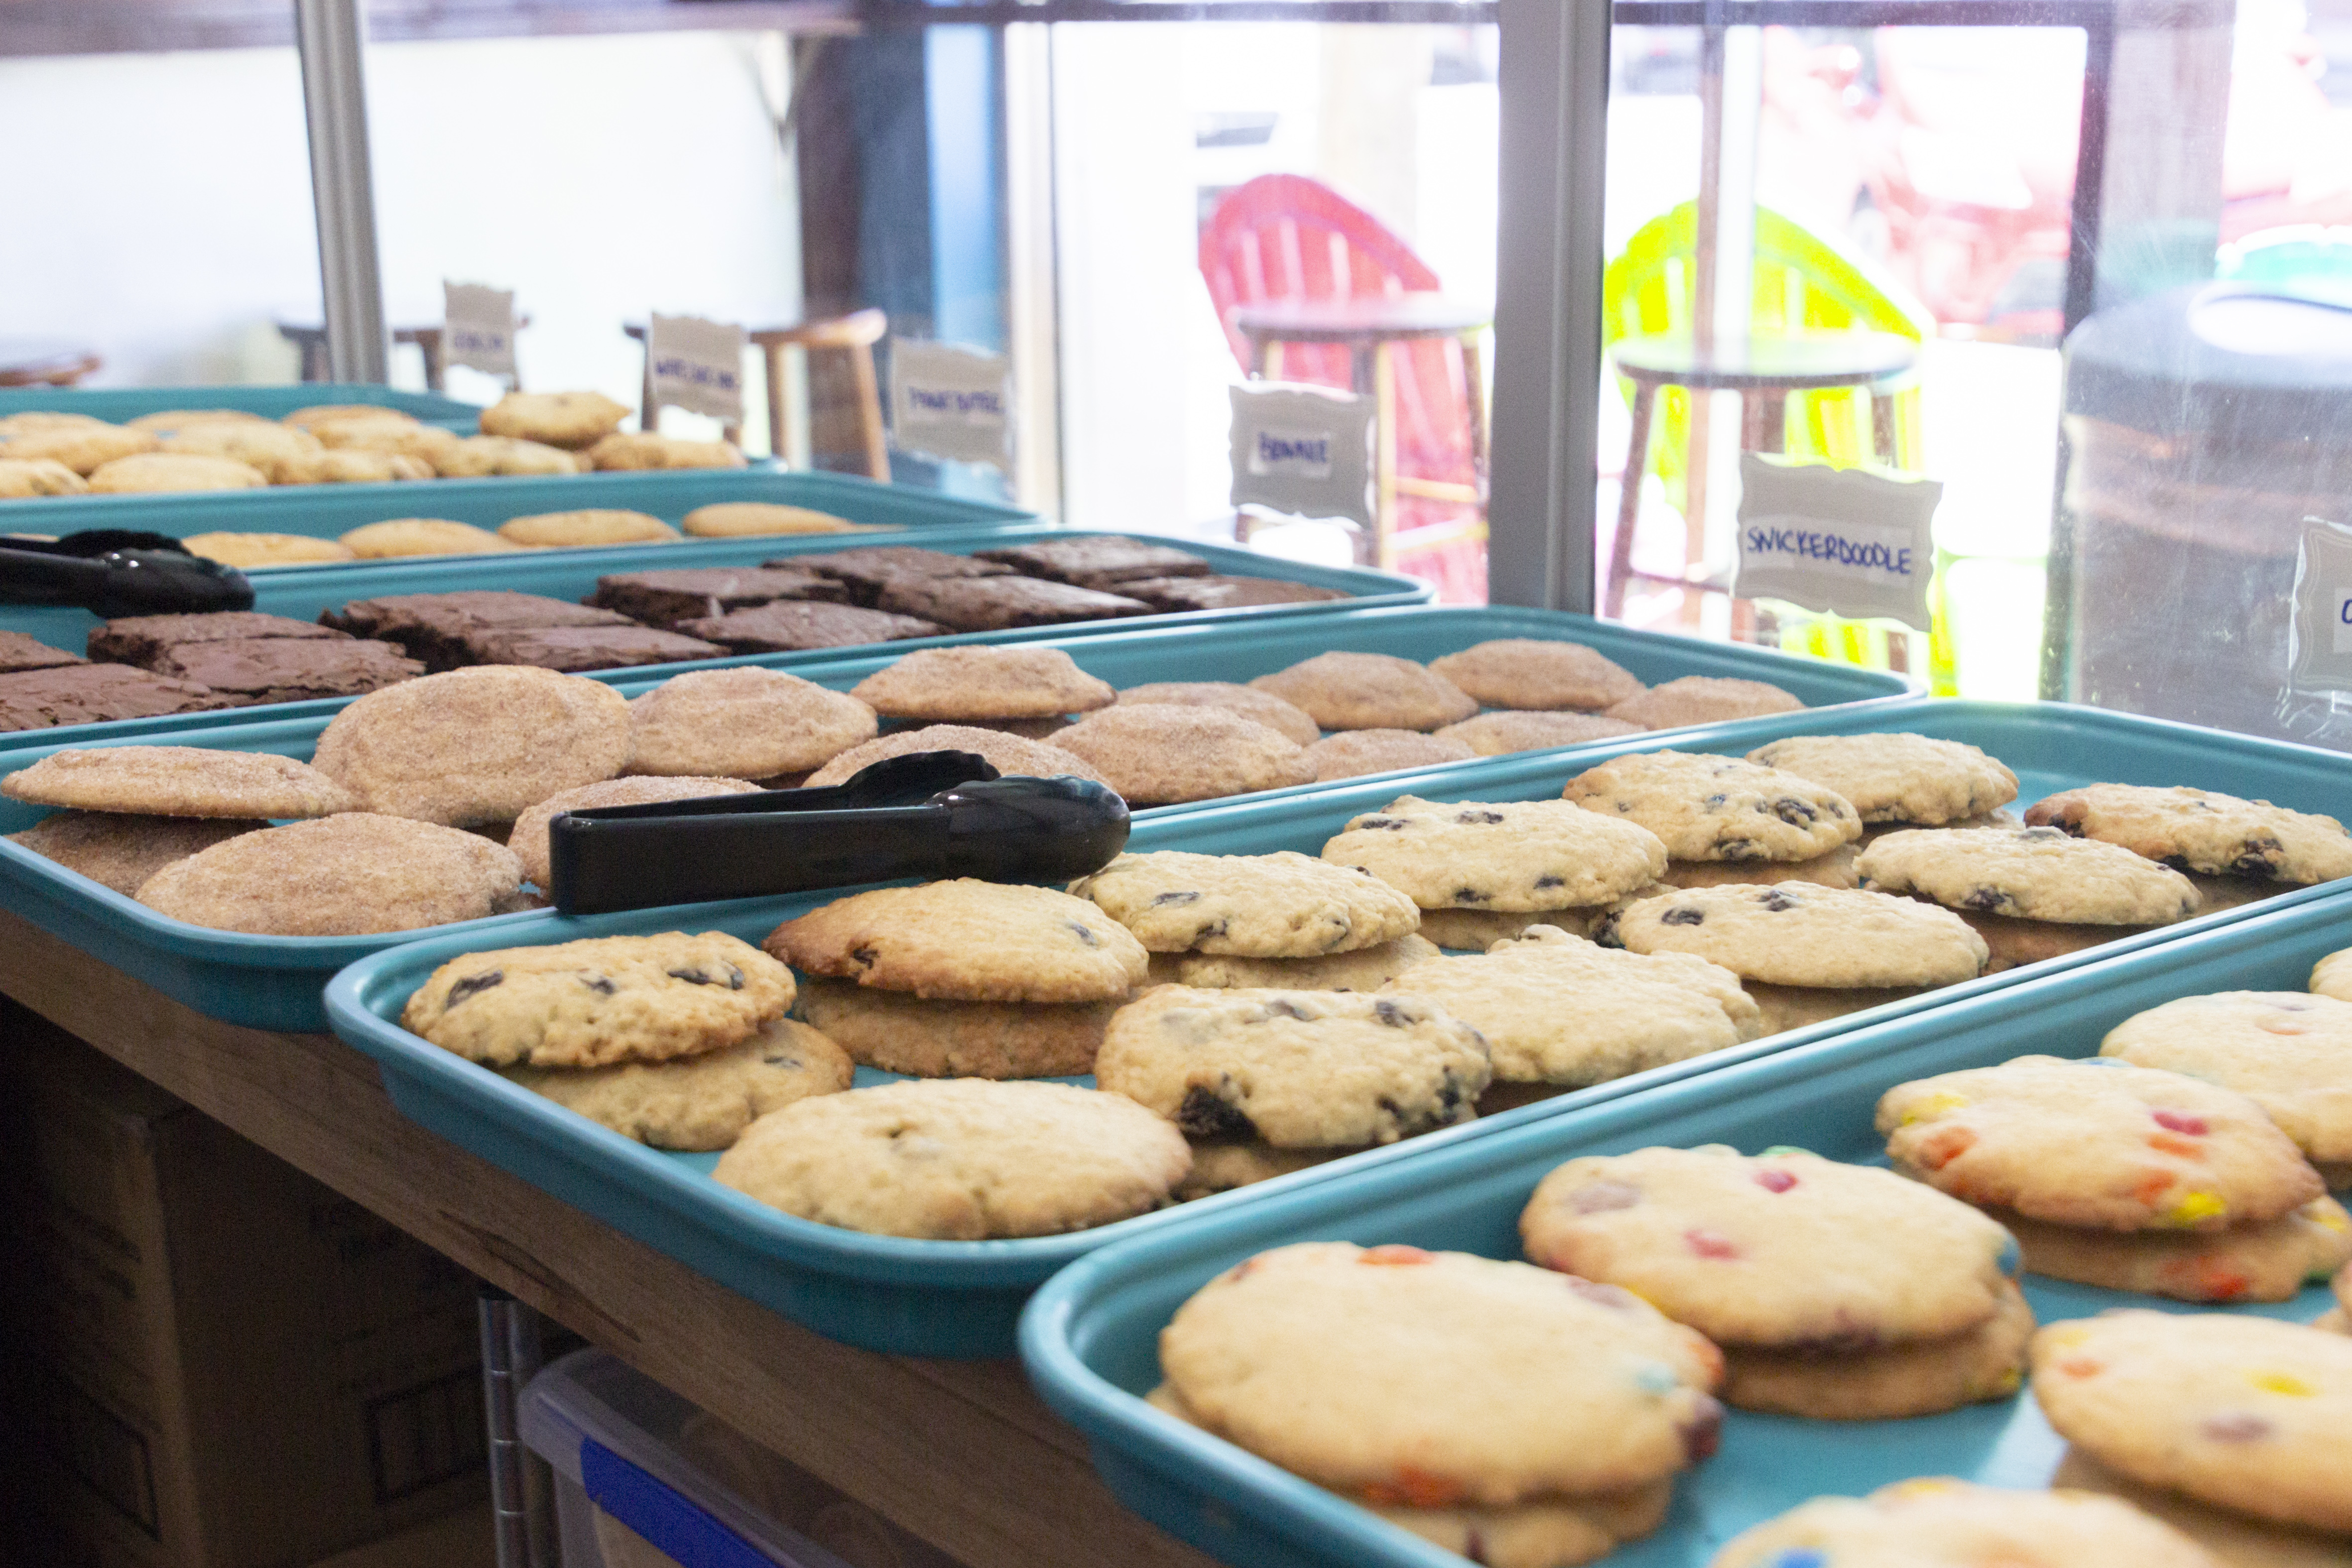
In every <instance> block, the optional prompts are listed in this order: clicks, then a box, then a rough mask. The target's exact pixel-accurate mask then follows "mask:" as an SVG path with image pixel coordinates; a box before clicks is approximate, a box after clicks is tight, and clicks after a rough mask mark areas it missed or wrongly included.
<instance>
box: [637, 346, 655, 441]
mask: <svg viewBox="0 0 2352 1568" xmlns="http://www.w3.org/2000/svg"><path fill="white" fill-rule="evenodd" d="M637 428H638V429H639V430H642V431H644V432H645V433H646V434H648V435H651V434H654V433H656V431H658V430H660V429H661V405H660V404H659V403H657V402H654V335H653V333H652V332H651V331H650V330H648V331H647V332H646V384H645V391H644V392H643V393H642V394H641V397H640V406H639V408H638V411H637Z"/></svg>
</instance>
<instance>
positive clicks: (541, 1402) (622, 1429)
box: [522, 1349, 959, 1568]
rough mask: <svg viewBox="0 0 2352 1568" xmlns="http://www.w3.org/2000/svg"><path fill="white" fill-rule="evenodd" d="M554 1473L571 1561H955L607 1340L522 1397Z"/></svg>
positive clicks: (927, 1566)
mask: <svg viewBox="0 0 2352 1568" xmlns="http://www.w3.org/2000/svg"><path fill="white" fill-rule="evenodd" d="M522 1439H523V1442H524V1443H525V1444H526V1445H527V1446H528V1447H529V1448H530V1450H531V1451H532V1452H533V1453H536V1454H538V1455H539V1456H540V1457H541V1458H543V1459H545V1460H546V1461H547V1462H548V1464H549V1466H550V1467H551V1468H552V1469H553V1470H554V1472H555V1513H556V1523H557V1529H558V1532H559V1538H560V1541H561V1543H562V1562H563V1568H764V1565H766V1564H775V1565H776V1568H959V1565H958V1564H957V1563H956V1562H955V1560H954V1559H953V1558H951V1557H949V1556H948V1555H947V1554H945V1553H944V1552H940V1551H939V1550H938V1549H937V1548H935V1547H932V1546H930V1545H929V1544H927V1543H925V1542H922V1541H919V1540H918V1539H917V1538H915V1537H914V1536H912V1535H910V1534H908V1532H907V1531H904V1530H901V1529H899V1528H898V1526H897V1525H894V1524H892V1523H890V1522H889V1521H887V1520H885V1519H884V1518H882V1517H881V1516H880V1515H879V1514H877V1513H876V1512H875V1511H873V1510H871V1509H869V1508H866V1506H865V1505H863V1504H862V1503H858V1502H855V1501H853V1500H850V1499H848V1498H845V1497H844V1496H842V1494H841V1493H840V1492H838V1491H836V1490H834V1489H833V1488H831V1487H829V1486H827V1485H825V1484H824V1482H823V1481H820V1480H818V1479H816V1478H815V1477H814V1476H812V1475H810V1474H809V1473H808V1472H806V1471H805V1470H803V1469H799V1468H798V1467H797V1466H794V1465H792V1464H789V1463H787V1462H786V1461H784V1460H783V1459H781V1458H777V1457H776V1456H775V1455H773V1454H772V1453H770V1452H768V1451H767V1450H766V1449H764V1448H761V1447H759V1446H758V1445H757V1444H755V1443H753V1442H751V1440H750V1439H749V1438H746V1437H743V1436H741V1435H740V1433H738V1432H736V1431H735V1430H734V1429H733V1428H732V1427H728V1426H727V1425H725V1424H724V1423H723V1422H721V1421H719V1419H718V1418H717V1417H716V1416H711V1415H710V1414H709V1412H707V1411H704V1410H702V1409H701V1408H699V1407H698V1406H695V1405H692V1404H690V1403H688V1401H687V1400H685V1399H682V1398H680V1397H679V1396H677V1395H676V1394H673V1393H671V1392H670V1391H669V1390H668V1389H667V1388H665V1387H663V1386H662V1385H660V1384H658V1383H656V1382H655V1381H653V1379H651V1378H649V1377H646V1376H644V1375H641V1374H639V1373H636V1372H635V1371H632V1370H631V1369H630V1368H629V1367H627V1366H625V1365H624V1364H622V1363H620V1362H619V1361H616V1360H615V1359H614V1358H613V1357H612V1356H610V1355H607V1354H605V1353H604V1352H603V1351H601V1350H594V1349H590V1350H582V1351H575V1352H573V1353H572V1354H570V1355H567V1356H564V1357H563V1358H562V1359H561V1360H559V1361H556V1362H554V1363H552V1364H550V1365H549V1366H547V1367H546V1368H545V1369H544V1370H542V1371H541V1373H540V1375H538V1376H537V1377H534V1378H532V1379H531V1381H530V1386H529V1387H527V1388H526V1389H524V1391H523V1396H522Z"/></svg>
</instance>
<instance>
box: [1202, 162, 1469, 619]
mask: <svg viewBox="0 0 2352 1568" xmlns="http://www.w3.org/2000/svg"><path fill="white" fill-rule="evenodd" d="M1201 276H1202V278H1203V279H1205V280H1206V282H1207V283H1208V286H1209V298H1210V299H1211V300H1212V301H1213V302H1214V304H1215V306H1216V308H1217V318H1218V320H1219V321H1220V322H1221V323H1222V324H1223V327H1224V329H1225V340H1226V341H1227V342H1228V343H1229V344H1230V345H1231V346H1232V348H1233V350H1234V359H1235V360H1236V361H1239V362H1240V364H1241V367H1242V369H1243V370H1244V371H1251V370H1253V369H1254V368H1255V367H1254V366H1253V364H1252V360H1251V352H1250V344H1249V342H1248V340H1246V339H1245V338H1244V337H1243V335H1242V334H1241V333H1240V332H1239V331H1237V330H1235V329H1234V308H1235V307H1237V306H1242V305H1255V304H1259V303H1262V302H1264V301H1267V300H1276V299H1306V300H1318V301H1323V300H1338V299H1346V298H1363V297H1366V296H1391V295H1397V294H1403V293H1408V292H1414V291H1422V290H1426V291H1430V292H1435V291H1436V290H1437V289H1438V287H1439V283H1438V279H1437V274H1435V273H1434V272H1432V271H1431V270H1430V269H1429V267H1428V265H1427V264H1426V263H1424V262H1423V260H1422V259H1421V258H1420V257H1419V256H1415V255H1413V254H1412V249H1411V248H1410V247H1409V246H1406V245H1405V243H1404V242H1403V241H1402V240H1401V239H1399V238H1398V237H1397V236H1396V235H1393V234H1391V233H1390V232H1389V231H1388V229H1387V228H1385V227H1384V226H1382V225H1381V222H1380V220H1379V219H1377V218H1375V217H1373V216H1372V215H1371V214H1370V213H1368V212H1366V211H1364V210H1363V209H1362V208H1361V207H1359V206H1357V205H1356V204H1354V203H1352V202H1350V201H1349V200H1348V199H1347V198H1346V197H1344V196H1342V195H1340V194H1339V193H1338V192H1336V191H1334V190H1332V189H1331V188H1330V187H1329V186H1328V185H1325V184H1322V183H1318V182H1317V181H1314V180H1309V179H1307V178H1305V177H1304V176H1302V175H1298V174H1262V175H1260V176H1258V177H1257V178H1256V179H1255V180H1252V181H1250V182H1249V183H1247V184H1244V185H1241V186H1239V187H1237V188H1235V189H1234V190H1233V191H1232V192H1229V193H1227V194H1226V196H1225V198H1224V199H1223V201H1222V202H1220V203H1218V204H1217V210H1216V212H1215V213H1214V214H1213V215H1212V216H1211V217H1210V219H1209V222H1208V224H1207V225H1206V226H1205V227H1203V228H1202V231H1201ZM1384 351H1385V352H1386V353H1387V354H1388V355H1389V356H1390V363H1391V373H1392V375H1393V380H1394V387H1395V411H1394V429H1393V432H1392V434H1391V439H1392V440H1393V441H1394V443H1395V450H1396V463H1397V475H1398V477H1399V479H1400V480H1401V481H1403V482H1405V483H1407V484H1410V482H1412V481H1414V480H1420V481H1428V482H1434V483H1438V484H1444V485H1453V486H1472V487H1474V488H1475V489H1477V490H1478V491H1479V493H1480V494H1483V493H1484V482H1485V480H1484V476H1483V475H1482V474H1481V473H1480V468H1481V467H1482V459H1483V456H1484V446H1485V442H1484V439H1483V432H1481V431H1480V430H1479V429H1478V420H1479V418H1480V414H1479V412H1478V411H1479V408H1480V404H1481V403H1482V402H1483V400H1484V393H1483V390H1481V392H1479V393H1478V394H1477V395H1476V397H1475V399H1474V396H1473V393H1472V389H1471V387H1470V377H1471V376H1472V375H1474V374H1476V373H1477V371H1476V369H1475V366H1474V365H1473V364H1472V363H1471V362H1470V361H1468V360H1467V359H1466V358H1465V354H1464V351H1463V344H1462V343H1461V342H1460V341H1459V340H1454V339H1433V340H1421V341H1414V342H1400V343H1392V344H1390V345H1389V346H1388V347H1387V348H1386V350H1384ZM1281 375H1282V379H1283V380H1285V381H1295V382H1311V383H1313V384H1315V385H1318V386H1329V387H1339V388H1346V387H1348V386H1349V384H1350V376H1349V357H1348V350H1346V349H1345V348H1343V347H1339V346H1337V345H1331V344H1312V343H1297V344H1288V345H1285V346H1284V348H1283V350H1282V370H1281ZM1396 513H1397V515H1396V517H1395V519H1394V525H1395V534H1394V543H1395V546H1396V549H1397V551H1398V553H1399V555H1400V556H1401V557H1402V555H1403V554H1406V553H1409V552H1412V551H1413V550H1414V548H1415V544H1416V542H1417V541H1416V540H1415V539H1414V538H1413V537H1412V536H1413V535H1414V534H1416V533H1419V532H1421V531H1422V530H1424V529H1432V530H1437V531H1438V532H1439V533H1442V535H1443V537H1444V539H1445V540H1446V541H1447V542H1446V543H1444V544H1443V545H1440V544H1439V543H1438V540H1437V538H1435V537H1431V538H1428V539H1427V540H1426V542H1425V543H1424V544H1423V549H1422V551H1421V554H1422V556H1423V559H1419V560H1417V561H1415V562H1414V563H1412V570H1415V572H1416V575H1419V576H1422V577H1423V578H1426V579H1429V580H1433V581H1435V582H1437V583H1438V584H1439V586H1440V589H1441V594H1442V597H1444V598H1446V599H1448V600H1451V601H1455V602H1465V601H1468V602H1483V601H1485V599H1486V572H1485V553H1486V551H1485V543H1484V538H1485V530H1484V527H1483V524H1484V507H1483V506H1479V505H1467V506H1465V504H1464V503H1462V502H1459V501H1445V500H1436V499H1432V498H1429V497H1416V496H1412V495H1410V494H1404V495H1400V496H1399V497H1397V502H1396ZM1465 516H1466V517H1470V518H1473V519H1475V522H1476V523H1477V524H1478V525H1479V526H1478V527H1476V528H1475V530H1467V529H1465V527H1464V523H1465ZM1465 532H1470V533H1473V536H1474V537H1467V538H1465ZM1403 564H1404V563H1403V562H1402V560H1400V565H1401V566H1402V565H1403Z"/></svg>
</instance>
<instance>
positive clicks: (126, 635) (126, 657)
mask: <svg viewBox="0 0 2352 1568" xmlns="http://www.w3.org/2000/svg"><path fill="white" fill-rule="evenodd" d="M350 635H351V633H350V632H339V631H337V630H335V629H334V628H333V627H331V626H320V625H319V624H317V623H315V622H310V621H297V620H294V619H293V618H291V617H290V616H285V615H267V614H264V613H262V612H260V611H257V610H223V611H217V612H214V613H212V614H209V615H127V616H124V617H123V618H122V619H121V620H119V621H109V622H105V623H104V624H102V625H100V626H98V627H96V628H94V629H93V630H92V631H91V632H90V634H89V656H90V657H91V658H93V659H104V660H107V661H108V662H110V663H111V664H137V665H139V666H141V667H142V669H152V668H154V664H155V660H156V658H157V657H158V656H159V655H161V654H163V653H166V652H168V651H170V650H171V649H173V648H178V647H182V646H184V645H185V644H187V643H244V642H251V641H254V640H256V639H258V638H265V637H266V638H270V639H273V640H274V639H278V638H286V639H297V638H299V639H305V640H310V641H318V642H337V641H340V640H341V639H343V638H345V637H348V636H350Z"/></svg>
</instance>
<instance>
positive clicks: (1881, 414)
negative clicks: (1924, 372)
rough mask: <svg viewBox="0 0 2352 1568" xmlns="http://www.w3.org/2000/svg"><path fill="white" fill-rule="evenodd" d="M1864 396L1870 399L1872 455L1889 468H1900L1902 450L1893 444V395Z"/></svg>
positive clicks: (1888, 393)
mask: <svg viewBox="0 0 2352 1568" xmlns="http://www.w3.org/2000/svg"><path fill="white" fill-rule="evenodd" d="M1865 395H1867V396H1868V397H1869V399H1870V434H1871V444H1872V445H1873V446H1874V447H1876V448H1877V450H1876V452H1875V453H1874V454H1873V455H1874V456H1875V457H1876V458H1877V459H1878V461H1880V462H1881V463H1884V464H1885V465H1887V466H1888V467H1889V468H1900V467H1901V466H1902V465H1903V462H1902V449H1901V448H1900V447H1899V446H1898V445H1897V444H1895V394H1894V393H1893V392H1870V393H1867V394H1865Z"/></svg>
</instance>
